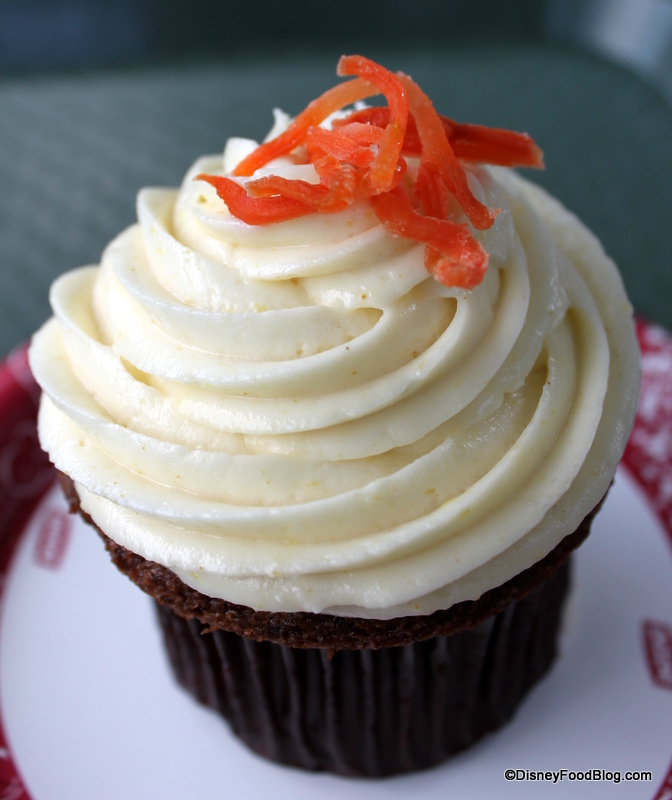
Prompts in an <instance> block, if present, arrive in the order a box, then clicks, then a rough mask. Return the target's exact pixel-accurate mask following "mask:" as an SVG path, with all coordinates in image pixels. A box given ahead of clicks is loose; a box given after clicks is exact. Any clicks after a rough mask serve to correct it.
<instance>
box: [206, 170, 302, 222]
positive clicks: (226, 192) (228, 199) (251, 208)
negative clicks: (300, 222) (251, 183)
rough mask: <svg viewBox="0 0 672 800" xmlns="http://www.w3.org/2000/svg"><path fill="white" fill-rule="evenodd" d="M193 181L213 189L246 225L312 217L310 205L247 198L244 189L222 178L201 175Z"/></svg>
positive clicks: (294, 201) (269, 198)
mask: <svg viewBox="0 0 672 800" xmlns="http://www.w3.org/2000/svg"><path fill="white" fill-rule="evenodd" d="M195 180H201V181H207V182H208V183H209V184H210V185H211V186H214V187H215V189H216V190H217V194H218V195H219V196H220V197H221V199H222V200H223V201H224V202H225V203H226V205H227V206H228V208H229V211H230V212H231V214H233V216H234V217H237V218H238V219H240V220H242V221H243V222H246V223H247V224H248V225H269V224H270V223H272V222H287V221H288V220H290V219H297V218H298V217H303V216H305V215H306V214H312V213H313V207H312V205H309V204H307V203H305V202H303V201H301V200H296V199H294V198H291V197H279V196H276V197H250V195H249V194H248V193H247V191H246V190H245V188H244V187H243V186H241V185H240V184H238V183H236V182H235V181H232V180H231V179H230V178H225V177H223V176H221V175H204V174H201V175H197V176H196V178H195Z"/></svg>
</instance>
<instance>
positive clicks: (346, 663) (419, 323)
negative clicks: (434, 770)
mask: <svg viewBox="0 0 672 800" xmlns="http://www.w3.org/2000/svg"><path fill="white" fill-rule="evenodd" d="M339 74H341V75H347V76H354V77H352V78H351V80H348V81H345V82H342V83H340V84H338V85H337V86H336V87H335V88H333V89H331V90H329V91H327V92H326V93H325V94H324V95H322V96H321V97H319V98H318V99H317V100H315V101H313V102H312V103H311V104H310V105H309V106H308V107H307V108H306V110H305V111H304V112H302V113H301V114H299V115H298V116H297V117H296V118H295V119H294V120H291V119H289V118H288V117H287V116H286V115H284V114H283V113H281V112H276V120H275V125H274V127H273V130H272V131H271V133H270V134H269V136H268V138H267V140H266V141H265V142H264V143H263V144H262V145H257V143H255V142H251V141H249V140H243V139H231V140H229V142H228V143H227V146H226V148H225V151H224V154H223V156H212V157H206V158H202V159H199V160H198V161H197V162H196V163H195V164H194V166H193V167H192V168H191V169H190V170H189V172H188V173H187V175H186V177H185V180H184V182H183V184H182V186H181V187H180V189H179V190H172V189H145V190H143V191H141V192H140V195H139V197H138V224H136V225H134V226H132V227H130V228H129V229H127V230H126V231H124V232H123V233H121V234H120V236H119V237H118V238H117V239H115V240H114V241H113V242H112V243H111V244H110V245H109V246H108V248H107V249H106V250H105V252H104V254H103V257H102V260H101V265H100V266H99V267H85V268H82V269H78V270H75V271H73V272H70V273H67V274H66V275H63V276H62V277H61V278H59V279H58V280H57V281H56V282H55V284H54V286H53V287H52V292H51V303H52V307H53V310H54V317H53V318H52V319H51V320H49V321H48V322H47V323H46V324H45V325H44V326H43V328H42V329H41V330H40V331H38V333H37V334H35V336H34V338H33V343H32V346H31V350H30V363H31V367H32V369H33V372H34V374H35V376H36V378H37V380H38V382H39V384H40V386H41V387H42V390H43V395H42V402H41V408H40V417H39V435H40V441H41V443H42V446H43V448H44V449H45V450H46V451H47V453H48V454H49V457H50V458H51V460H52V461H53V463H54V464H55V465H56V467H57V468H58V470H59V471H60V473H61V475H62V483H63V487H64V490H65V493H66V495H67V497H68V500H69V502H70V506H71V509H72V510H73V511H79V512H80V513H81V514H82V516H83V517H84V519H85V520H87V521H88V522H90V523H91V524H92V525H93V526H94V527H95V528H96V529H97V531H98V532H99V534H100V536H101V537H102V539H103V540H104V542H105V545H106V547H107V549H108V550H109V552H110V555H111V557H112V560H113V561H114V563H115V564H116V565H117V566H118V567H119V569H120V570H121V571H122V572H125V573H126V574H127V575H128V576H129V577H130V578H131V580H133V581H134V582H135V583H136V584H137V585H138V586H140V587H141V588H142V589H143V590H145V591H146V592H148V593H149V594H150V595H151V596H152V597H154V598H155V600H156V601H157V608H158V615H159V620H160V624H161V626H162V629H163V632H164V636H165V641H166V646H167V650H168V655H169V658H170V662H171V665H172V668H173V670H174V672H175V675H176V678H177V680H178V681H179V682H180V683H181V684H182V686H184V687H185V688H186V689H187V690H188V691H189V692H190V693H191V694H192V695H193V696H194V697H195V698H196V699H197V700H198V701H200V702H201V703H205V704H207V705H209V706H211V707H212V708H214V709H216V710H217V711H218V712H219V713H220V714H221V715H222V716H223V717H224V718H225V719H226V720H228V722H229V723H230V725H231V727H232V729H233V730H234V732H235V733H236V734H237V735H238V736H239V737H240V738H241V739H242V740H243V741H244V742H245V743H246V744H247V745H248V746H249V747H251V748H252V749H254V750H255V751H256V752H258V753H260V754H262V755H264V756H266V757H268V758H271V759H274V760H276V761H279V762H282V763H285V764H291V765H294V766H299V767H303V768H306V769H312V770H330V771H333V772H337V773H341V774H346V775H367V776H379V775H391V774H395V773H399V772H406V771H410V770H417V769H422V768H426V767H429V766H431V765H434V764H437V763H439V762H441V761H442V760H444V759H445V758H447V757H448V756H449V755H451V754H453V753H455V752H458V751H460V750H462V749H464V748H466V747H468V746H469V745H471V744H472V743H474V742H475V741H477V740H478V739H479V738H480V737H482V736H483V735H484V734H486V733H488V732H490V731H493V730H495V729H497V728H499V727H500V726H501V725H503V724H504V723H505V722H506V721H507V720H508V719H510V718H511V716H512V715H513V713H514V712H515V710H516V708H517V707H518V706H519V704H520V702H521V701H522V699H523V698H524V697H525V695H526V694H527V692H528V691H529V689H530V688H531V687H532V686H533V685H534V684H535V683H536V682H537V681H538V680H539V679H540V678H541V677H542V676H543V675H544V674H545V673H546V672H547V671H548V670H549V668H550V667H551V665H552V663H553V660H554V658H555V656H556V650H557V638H558V630H559V626H560V621H561V613H562V605H563V600H564V598H565V596H566V593H567V588H568V581H569V555H570V553H571V551H572V550H573V549H574V548H575V547H577V546H578V545H579V544H580V543H581V542H582V541H583V540H584V539H585V537H586V536H587V535H588V532H589V529H590V522H591V519H592V517H593V515H594V513H595V512H596V510H597V509H598V507H599V505H600V503H601V501H602V499H603V498H604V496H605V494H606V492H607V490H608V488H609V485H610V483H611V480H612V478H613V475H614V472H615V470H616V466H617V464H618V461H619V460H620V457H621V455H622V453H623V450H624V448H625V443H626V440H627V438H628V435H629V432H630V429H631V426H632V423H633V419H634V412H635V408H636V402H637V395H638V388H639V361H638V348H637V343H636V339H635V335H634V328H633V323H632V313H631V307H630V305H629V303H628V300H627V297H626V295H625V292H624V289H623V285H622V282H621V279H620V276H619V274H618V271H617V269H616V267H615V265H614V264H613V262H612V261H611V260H610V259H609V258H608V257H607V256H606V255H605V254H604V251H603V249H602V247H601V246H600V244H599V242H598V241H597V240H596V239H595V237H594V236H593V235H592V234H591V233H590V232H588V231H587V230H586V229H585V227H584V226H583V225H582V224H581V223H580V222H579V221H578V220H577V219H576V218H575V217H574V216H572V215H571V214H570V213H569V212H568V211H566V210H565V209H564V208H563V207H562V206H561V205H560V204H559V203H558V202H556V201H555V200H553V199H552V198H551V197H549V196H548V195H547V194H546V193H545V192H543V191H542V190H541V189H539V188H537V187H535V186H534V185H533V184H531V183H528V182H527V181H525V180H524V179H522V178H521V177H519V176H518V175H517V174H516V173H515V172H513V170H512V169H511V168H512V167H539V166H541V165H542V158H541V152H540V150H539V149H538V148H537V147H536V145H535V144H534V142H533V141H532V140H531V139H530V138H529V137H528V136H526V135H524V134H517V133H513V132H509V131H502V130H495V129H488V128H483V127H481V126H475V125H467V124H458V123H456V122H454V121H452V120H450V119H448V118H445V117H441V116H439V115H438V114H437V113H436V111H435V110H434V108H433V106H432V104H431V101H430V100H429V98H427V96H426V95H425V94H424V93H423V92H422V90H421V89H420V88H419V87H418V86H417V85H416V84H415V83H414V82H413V81H412V80H411V79H410V78H408V77H407V76H405V75H401V74H396V75H395V74H393V73H391V72H389V71H388V70H386V69H384V68H383V67H381V66H379V65H377V64H375V63H374V62H372V61H369V60H368V59H365V58H362V57H359V56H353V57H347V58H346V57H344V58H343V59H341V62H340V63H339ZM378 93H381V94H383V96H384V100H385V103H386V104H385V105H381V106H375V107H367V106H365V105H363V104H362V103H361V101H364V100H366V99H367V98H368V97H370V96H373V95H375V94H378ZM353 104H354V108H353Z"/></svg>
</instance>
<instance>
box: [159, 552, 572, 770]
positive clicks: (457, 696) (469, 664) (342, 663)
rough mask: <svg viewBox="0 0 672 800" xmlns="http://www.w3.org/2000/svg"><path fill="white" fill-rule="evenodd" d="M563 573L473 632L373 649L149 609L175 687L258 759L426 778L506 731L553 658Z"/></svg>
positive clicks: (565, 578) (565, 571) (566, 577)
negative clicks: (303, 641) (321, 644)
mask: <svg viewBox="0 0 672 800" xmlns="http://www.w3.org/2000/svg"><path fill="white" fill-rule="evenodd" d="M568 583H569V563H568V562H567V563H565V564H564V565H563V566H562V567H560V568H559V569H558V570H556V572H554V573H553V575H552V576H551V577H550V578H548V579H547V580H546V581H544V582H543V583H542V584H540V585H539V586H537V587H536V588H535V589H533V590H532V591H531V592H530V593H529V594H528V595H527V597H525V598H524V599H522V600H518V601H515V602H513V603H511V604H509V605H508V606H507V608H506V609H504V610H503V611H501V612H499V613H498V614H495V615H493V616H491V617H490V618H489V619H488V620H486V621H485V622H483V623H482V624H480V625H479V626H477V627H475V628H470V629H467V630H463V631H461V632H459V633H455V634H453V635H450V636H435V637H432V638H430V639H427V640H425V641H422V642H415V643H412V644H407V645H404V646H401V647H386V648H382V649H379V650H372V649H363V650H340V651H338V652H336V653H333V655H332V656H331V657H330V654H329V653H328V651H326V650H324V649H317V648H315V649H302V648H293V647H289V646H287V645H280V644H275V643H273V642H268V641H266V642H264V641H262V642H257V641H254V640H251V639H247V638H245V637H242V636H239V635H238V634H236V633H231V632H229V631H222V630H217V631H211V632H207V629H206V626H205V625H203V623H201V622H199V621H198V620H197V619H191V620H186V619H183V618H182V617H179V616H178V615H177V614H175V613H174V612H173V611H171V610H170V609H169V608H166V607H165V606H162V605H159V604H157V608H158V614H159V620H160V623H161V627H162V629H163V634H164V638H165V642H166V646H167V650H168V653H169V657H170V662H171V665H172V668H173V671H174V673H175V676H176V677H177V679H178V681H179V682H180V684H181V685H182V686H183V687H184V688H185V689H186V690H187V691H188V692H189V693H190V694H191V695H192V696H193V697H194V698H196V699H197V700H198V701H199V702H201V703H203V704H204V705H207V706H210V707H211V708H214V709H215V710H216V711H218V712H219V713H220V714H221V715H222V716H223V717H224V718H225V719H226V720H228V722H229V723H230V725H231V728H232V729H233V731H234V733H235V734H236V735H237V736H238V737H239V738H240V739H242V740H243V741H244V742H245V744H247V745H248V747H250V748H251V749H252V750H254V751H255V752H257V753H259V754H260V755H262V756H264V757H265V758H269V759H272V760H273V761H278V762H281V763H283V764H289V765H292V766H295V767H301V768H303V769H308V770H328V771H330V772H335V773H339V774H342V775H350V776H368V777H379V776H386V775H393V774H397V773H403V772H410V771H414V770H420V769H425V768H427V767H431V766H433V765H435V764H438V763H440V762H441V761H444V760H445V759H446V758H447V757H448V756H450V755H453V754H454V753H457V752H459V751H460V750H463V749H465V748H466V747H469V746H470V745H472V744H473V743H474V742H476V741H477V740H478V739H480V738H481V737H482V736H483V735H485V734H486V733H489V732H490V731H494V730H496V729H497V728H499V727H501V726H502V725H504V724H505V723H506V722H507V721H508V720H509V719H510V718H511V716H512V715H513V713H514V711H515V710H516V708H517V707H518V705H519V704H520V702H521V701H522V699H523V698H524V697H525V695H526V694H527V693H528V691H529V690H530V688H531V687H532V686H533V685H534V684H535V683H536V682H537V681H538V680H539V679H540V678H541V677H542V676H543V675H544V674H545V673H546V672H547V671H548V670H549V668H550V666H551V664H552V663H553V660H554V658H555V655H556V648H557V637H558V630H559V626H560V619H561V609H562V604H563V600H564V597H565V595H566V592H567V588H568Z"/></svg>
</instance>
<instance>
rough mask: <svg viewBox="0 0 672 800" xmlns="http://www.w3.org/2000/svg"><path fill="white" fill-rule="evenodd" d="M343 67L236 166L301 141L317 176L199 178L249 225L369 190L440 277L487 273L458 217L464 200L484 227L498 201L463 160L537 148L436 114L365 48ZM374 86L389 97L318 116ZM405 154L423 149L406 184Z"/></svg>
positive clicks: (519, 161)
mask: <svg viewBox="0 0 672 800" xmlns="http://www.w3.org/2000/svg"><path fill="white" fill-rule="evenodd" d="M337 73H338V75H341V76H345V75H348V76H355V77H353V79H352V80H350V81H346V82H345V83H341V84H339V85H337V86H335V87H333V88H332V89H329V90H328V91H326V92H324V93H323V94H322V95H320V97H318V98H317V99H315V100H313V101H312V102H311V103H309V104H308V106H307V107H306V108H305V109H304V111H302V112H301V113H300V114H299V115H298V116H297V117H296V118H295V119H294V121H293V122H292V123H291V124H290V125H289V127H288V128H287V129H286V130H285V131H284V132H283V133H281V134H280V135H279V136H277V137H276V138H275V139H272V140H271V141H268V142H264V143H263V144H261V145H259V147H257V148H256V150H254V151H253V152H252V153H251V154H250V155H248V156H247V157H246V158H244V159H243V160H242V161H241V162H240V163H239V164H238V166H237V167H236V168H235V169H234V171H233V175H234V176H238V177H249V176H251V175H253V173H255V172H256V171H257V170H258V169H260V168H261V167H263V166H265V165H266V164H268V162H269V161H272V160H273V159H275V158H278V157H280V156H283V155H288V154H290V153H292V152H293V151H295V150H296V149H297V148H299V147H304V148H305V151H303V152H304V156H303V158H304V162H305V157H306V155H307V158H308V160H309V162H310V163H312V164H313V166H314V168H315V172H316V174H317V177H318V178H319V183H310V182H308V181H304V180H295V179H289V178H283V177H281V176H279V175H266V176H264V177H260V178H256V179H253V180H250V181H247V183H245V185H244V186H243V185H241V184H240V183H239V182H237V181H235V180H231V178H228V177H225V176H219V175H204V174H201V175H198V176H196V179H195V180H205V181H207V182H208V183H210V184H211V185H212V186H213V187H214V188H215V190H216V191H217V194H218V195H219V197H220V198H221V199H222V200H223V201H224V202H225V203H226V205H227V206H228V208H229V211H230V212H231V214H232V215H233V216H235V217H238V218H239V219H241V220H242V221H243V222H246V223H247V224H249V225H268V224H272V223H275V222H285V221H288V220H290V219H296V218H298V217H301V216H305V215H307V214H314V213H317V214H331V213H335V212H338V211H342V210H344V209H346V208H348V206H350V205H352V204H353V203H354V202H356V201H358V200H363V199H368V201H369V202H370V203H371V206H372V208H373V211H374V213H375V214H376V216H377V218H378V220H379V221H380V222H381V224H382V225H383V227H384V228H385V229H386V230H387V231H389V232H390V233H391V234H393V235H394V236H401V237H404V238H407V239H410V240H413V241H416V242H420V243H422V244H424V245H425V254H424V260H425V266H426V267H427V269H428V271H429V272H430V273H432V274H433V275H434V277H435V278H436V279H437V280H438V281H440V282H441V283H444V284H446V285H448V286H455V287H460V288H464V289H473V288H474V287H475V286H477V285H478V284H479V283H480V282H481V281H482V280H483V276H484V275H485V272H486V270H487V266H488V254H487V253H486V251H485V249H484V248H483V245H482V244H481V243H480V242H479V241H478V240H477V239H475V238H474V236H473V235H472V233H471V230H470V228H469V225H467V224H464V223H462V224H460V223H457V222H454V221H453V219H452V218H453V217H454V215H455V211H456V210H457V209H458V207H459V208H461V210H462V211H463V212H464V214H465V215H466V218H467V219H468V220H469V222H470V223H471V225H472V226H473V227H474V228H476V229H479V230H485V229H487V228H489V227H490V226H491V225H492V224H493V222H494V220H495V218H496V216H497V214H498V213H499V209H491V208H488V207H487V206H486V205H484V204H483V203H481V202H480V201H479V200H478V199H477V198H476V197H475V196H474V194H473V192H472V191H471V189H470V187H469V183H468V180H467V173H466V172H465V169H464V167H463V165H462V162H464V161H469V162H482V163H489V164H497V165H501V166H507V167H534V168H542V167H543V165H544V162H543V154H542V152H541V150H540V149H539V148H538V147H537V145H536V144H535V143H534V141H533V140H532V138H531V137H530V136H528V135H527V134H524V133H516V132H514V131H507V130H503V129H500V128H487V127H485V126H483V125H470V124H465V123H459V122H455V121H454V120H452V119H449V118H448V117H444V116H441V115H439V114H437V112H436V110H435V109H434V106H433V104H432V102H431V100H430V99H429V97H427V95H426V94H425V93H424V92H423V91H422V89H421V88H420V87H419V86H418V85H417V84H416V83H415V82H414V81H413V80H412V79H411V78H409V77H408V76H406V75H403V74H402V73H398V74H396V75H395V74H393V73H392V72H390V71H389V70H387V69H385V67H382V66H381V65H380V64H376V63H375V62H374V61H371V60H370V59H368V58H364V57H363V56H359V55H354V56H342V57H341V59H340V60H339V62H338V67H337ZM375 94H382V95H383V96H384V97H385V99H386V100H387V105H386V106H376V107H373V108H363V109H358V110H355V111H352V112H351V113H349V114H346V115H345V116H342V117H341V118H335V119H333V120H332V124H331V127H330V128H325V127H321V126H320V123H322V122H324V120H325V119H326V118H327V117H329V116H330V115H331V114H333V113H335V112H337V111H339V110H341V109H342V108H344V107H346V106H349V105H352V104H353V103H355V102H357V101H359V100H363V99H365V98H367V97H370V96H372V95H375ZM407 157H411V158H417V159H419V161H418V166H417V174H416V177H415V180H414V182H413V187H412V190H410V189H409V185H408V184H406V185H404V184H402V180H403V178H404V176H405V175H406V172H407V163H406V158H407ZM411 196H412V197H413V202H412V201H411ZM414 204H415V207H414Z"/></svg>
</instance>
